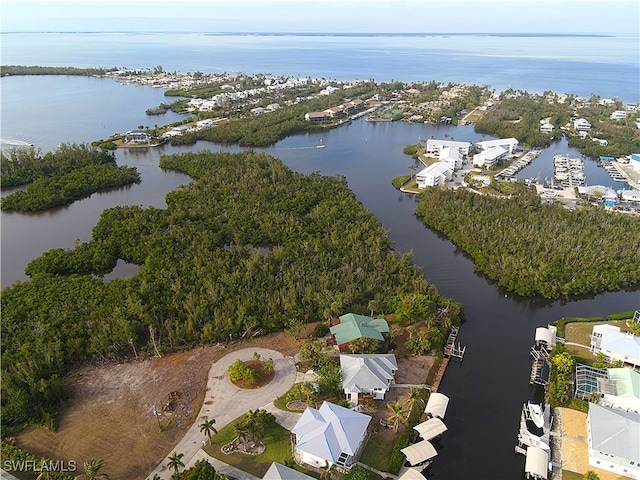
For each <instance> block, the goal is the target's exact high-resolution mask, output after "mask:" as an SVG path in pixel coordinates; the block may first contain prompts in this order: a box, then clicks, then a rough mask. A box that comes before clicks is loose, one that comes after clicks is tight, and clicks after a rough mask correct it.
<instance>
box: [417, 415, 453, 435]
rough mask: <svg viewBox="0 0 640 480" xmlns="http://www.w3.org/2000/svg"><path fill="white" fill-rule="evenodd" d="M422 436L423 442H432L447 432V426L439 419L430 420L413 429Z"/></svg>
mask: <svg viewBox="0 0 640 480" xmlns="http://www.w3.org/2000/svg"><path fill="white" fill-rule="evenodd" d="M413 429H414V430H415V431H416V432H418V433H419V434H420V436H421V437H422V439H423V440H431V439H432V438H435V437H437V436H438V435H440V434H442V433H444V432H446V431H447V426H446V425H445V424H444V422H443V421H442V420H440V419H439V418H430V419H429V420H427V421H426V422H422V423H421V424H419V425H416V426H415V427H413Z"/></svg>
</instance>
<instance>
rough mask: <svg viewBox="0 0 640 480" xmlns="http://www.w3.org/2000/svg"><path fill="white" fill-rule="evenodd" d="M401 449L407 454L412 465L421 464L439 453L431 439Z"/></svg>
mask: <svg viewBox="0 0 640 480" xmlns="http://www.w3.org/2000/svg"><path fill="white" fill-rule="evenodd" d="M400 451H401V452H402V453H404V454H405V456H406V457H407V460H408V461H409V463H410V464H411V466H412V467H415V466H416V465H420V464H421V463H424V462H426V461H427V460H430V459H432V458H433V457H435V456H436V455H438V452H437V451H436V449H435V448H434V446H433V445H432V444H431V442H430V441H429V440H422V441H421V442H418V443H412V444H411V445H409V446H408V447H404V448H402V449H400Z"/></svg>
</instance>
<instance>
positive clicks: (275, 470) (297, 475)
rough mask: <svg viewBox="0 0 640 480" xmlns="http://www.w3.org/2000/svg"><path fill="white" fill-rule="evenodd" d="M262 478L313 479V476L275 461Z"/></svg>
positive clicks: (265, 479)
mask: <svg viewBox="0 0 640 480" xmlns="http://www.w3.org/2000/svg"><path fill="white" fill-rule="evenodd" d="M262 480H313V477H310V476H309V475H305V474H304V473H302V472H299V471H297V470H294V469H293V468H289V467H285V466H284V465H280V464H279V463H276V462H273V463H272V464H271V466H270V467H269V470H267V473H265V474H264V477H262Z"/></svg>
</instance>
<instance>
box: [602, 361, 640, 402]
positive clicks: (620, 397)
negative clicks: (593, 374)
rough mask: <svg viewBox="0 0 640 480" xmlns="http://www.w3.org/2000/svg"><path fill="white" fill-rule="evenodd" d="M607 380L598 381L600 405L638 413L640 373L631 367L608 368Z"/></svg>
mask: <svg viewBox="0 0 640 480" xmlns="http://www.w3.org/2000/svg"><path fill="white" fill-rule="evenodd" d="M607 376H608V377H609V378H608V379H607V381H600V382H599V385H598V387H600V386H601V385H600V384H603V386H604V388H603V389H600V388H599V391H600V402H598V403H600V405H604V406H607V407H611V408H619V409H622V410H626V411H629V412H635V413H640V373H638V372H636V371H635V370H634V369H633V368H608V369H607Z"/></svg>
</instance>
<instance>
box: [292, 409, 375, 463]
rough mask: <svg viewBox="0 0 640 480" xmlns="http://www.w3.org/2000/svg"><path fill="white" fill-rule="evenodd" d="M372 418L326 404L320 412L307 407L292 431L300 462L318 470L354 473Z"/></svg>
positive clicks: (295, 452)
mask: <svg viewBox="0 0 640 480" xmlns="http://www.w3.org/2000/svg"><path fill="white" fill-rule="evenodd" d="M370 422H371V417H370V416H369V415H365V414H363V413H359V412H355V411H353V410H350V409H348V408H344V407H341V406H339V405H335V404H333V403H329V402H324V403H323V404H322V405H321V406H320V408H319V409H318V410H316V409H315V408H311V407H307V409H306V410H305V411H304V412H303V414H302V416H301V417H300V420H298V423H296V424H295V426H294V427H293V428H292V429H291V433H292V434H293V435H294V439H295V445H294V455H295V457H296V460H298V461H300V462H301V463H303V464H304V463H306V464H308V465H311V466H313V467H316V468H326V467H327V466H329V467H330V466H332V465H336V466H337V467H339V468H341V469H344V470H350V469H351V467H352V466H353V465H354V464H355V463H356V462H357V461H358V458H359V457H360V454H361V453H362V449H363V448H364V445H365V444H366V441H367V438H368V435H367V427H368V426H369V423H370Z"/></svg>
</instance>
